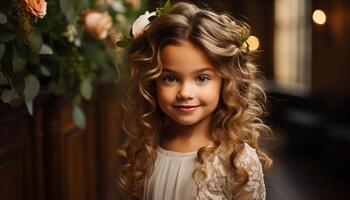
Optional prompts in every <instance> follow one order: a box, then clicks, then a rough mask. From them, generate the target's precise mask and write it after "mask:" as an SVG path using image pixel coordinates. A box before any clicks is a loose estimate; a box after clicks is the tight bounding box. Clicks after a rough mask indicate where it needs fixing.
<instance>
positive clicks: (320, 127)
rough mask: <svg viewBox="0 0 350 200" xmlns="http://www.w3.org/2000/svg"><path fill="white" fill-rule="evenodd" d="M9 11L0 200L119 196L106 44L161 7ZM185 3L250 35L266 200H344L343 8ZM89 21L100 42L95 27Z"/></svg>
mask: <svg viewBox="0 0 350 200" xmlns="http://www.w3.org/2000/svg"><path fill="white" fill-rule="evenodd" d="M16 2H17V1H6V0H5V1H0V60H1V65H0V95H1V100H2V102H0V199H4V200H12V199H35V200H37V199H50V200H51V199H58V200H61V199H67V200H68V199H74V200H77V199H82V200H83V199H84V200H85V199H89V200H95V199H106V200H112V199H119V198H118V194H117V193H116V191H115V189H114V180H113V179H114V175H115V159H114V158H115V155H114V148H115V146H116V142H117V134H116V133H117V130H119V129H120V124H118V121H119V120H118V113H119V106H118V102H119V100H120V98H119V97H120V95H119V94H120V93H121V92H122V90H123V87H124V86H123V83H124V76H123V75H124V74H125V66H124V65H123V64H125V62H124V60H123V50H120V49H117V48H114V47H116V45H115V43H116V41H117V39H116V38H118V39H120V38H123V39H124V40H125V39H127V36H125V35H124V36H123V34H122V33H123V32H124V33H125V32H127V31H128V30H130V26H131V24H132V22H133V20H134V19H135V17H137V16H138V15H139V14H140V13H143V12H144V11H145V10H150V11H152V10H154V9H155V8H156V7H159V6H160V5H162V4H163V3H164V2H161V1H152V0H149V1H141V0H139V1H138V0H125V1H122V0H108V1H107V0H106V1H102V0H101V1H89V0H79V1H74V2H75V3H72V2H71V1H65V0H60V1H51V2H48V9H47V14H46V16H45V17H44V16H43V15H41V16H40V15H38V13H35V12H34V13H33V12H31V11H32V10H31V9H27V11H26V12H25V13H27V14H25V15H21V14H19V13H21V12H22V11H23V9H22V11H21V9H20V8H19V7H14V6H13V5H15V3H16ZM69 2H71V3H69ZM172 2H173V3H174V2H177V1H172ZM191 2H193V3H195V4H197V5H200V6H205V5H207V6H209V7H210V8H212V9H213V10H216V11H222V12H229V13H231V14H232V15H233V16H234V17H235V18H237V19H239V20H243V21H245V22H247V23H248V24H249V25H250V26H251V28H252V33H251V34H252V35H251V37H249V38H248V41H247V42H248V43H249V48H250V49H251V50H252V51H257V52H258V54H259V57H258V58H257V63H258V64H259V68H260V70H261V71H262V72H263V74H264V76H265V77H266V80H265V81H264V82H263V84H264V86H265V88H266V92H267V94H268V113H267V116H266V119H265V121H266V123H267V124H268V125H270V126H271V127H272V129H273V131H274V137H273V138H267V139H265V141H264V142H265V143H264V145H263V146H264V148H265V149H266V150H268V152H269V154H270V156H271V157H272V159H273V160H274V161H275V164H274V166H273V168H272V169H271V171H270V172H269V173H268V174H266V177H265V183H266V186H267V199H271V200H280V199H283V200H289V199H291V200H292V199H293V200H294V199H299V200H304V199H305V200H313V199H349V196H350V181H349V178H350V171H349V169H350V156H349V155H348V153H350V151H349V150H348V149H349V146H350V118H349V116H348V113H349V112H350V80H349V77H348V76H349V75H350V64H349V60H347V59H349V56H350V54H349V51H348V49H347V48H349V46H350V37H349V35H350V12H349V10H350V1H348V0H332V1H330V0H217V1H208V0H202V1H199V0H196V1H191ZM17 3H18V2H17ZM59 8H60V9H59ZM23 12H24V11H23ZM104 12H105V13H108V14H109V15H110V16H112V18H111V19H105V18H100V17H101V16H102V15H101V13H104ZM8 13H12V14H11V15H10V14H8ZM28 13H30V14H33V15H35V16H34V18H33V16H30V15H28ZM91 13H92V14H91ZM96 13H97V14H96ZM39 14H40V13H39ZM88 14H91V16H93V17H92V18H94V19H97V21H98V23H93V22H91V23H89V20H88V19H87V18H88V16H89V15H88ZM98 14H100V15H98ZM4 16H5V17H4ZM13 16H15V18H14V19H12V18H11V17H13ZM16 16H17V18H16ZM103 16H105V15H103ZM26 17H27V18H26ZM107 18H108V17H107ZM19 19H21V20H28V21H26V22H28V23H29V22H30V23H31V26H30V27H31V28H32V29H31V30H28V27H26V26H25V23H19V22H20V20H19ZM55 20H56V21H55ZM12 22H14V24H15V25H10V23H12ZM99 23H100V24H107V25H105V26H106V27H107V29H108V34H107V33H104V31H103V30H100V29H103V28H101V27H99V28H98V29H94V27H96V26H97V25H96V24H99ZM23 24H24V25H23ZM109 24H110V25H109ZM17 26H18V27H17ZM33 30H34V31H33ZM31 31H33V32H36V35H35V34H31V33H32V32H31ZM11 34H12V35H11ZM16 38H17V40H16ZM18 38H19V39H18ZM23 41H27V42H23ZM38 41H39V42H38ZM18 43H20V46H18V45H19V44H18ZM21 45H22V46H21ZM120 45H121V46H122V45H123V44H120ZM27 46H28V50H27V51H25V52H21V51H20V50H18V49H21V48H19V47H23V48H27ZM12 49H14V50H13V51H12ZM28 52H29V53H28ZM12 58H13V59H12ZM33 58H36V59H34V60H33ZM23 63H24V64H23ZM115 66H117V68H115ZM14 94H16V95H14ZM34 98H35V101H34V102H33V100H34Z"/></svg>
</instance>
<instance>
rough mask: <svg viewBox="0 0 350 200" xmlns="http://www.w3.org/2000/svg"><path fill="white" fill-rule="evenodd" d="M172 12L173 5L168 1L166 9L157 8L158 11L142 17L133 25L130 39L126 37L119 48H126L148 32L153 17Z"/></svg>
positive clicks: (147, 12)
mask: <svg viewBox="0 0 350 200" xmlns="http://www.w3.org/2000/svg"><path fill="white" fill-rule="evenodd" d="M170 10H171V3H170V0H167V2H166V3H165V5H164V7H158V8H156V11H154V12H151V13H150V12H149V11H146V12H145V13H144V14H142V15H140V16H139V17H138V18H137V19H136V20H135V22H134V23H133V25H132V28H131V30H130V37H128V36H126V35H124V36H123V38H122V40H120V41H118V42H117V46H119V47H126V46H128V44H129V43H130V42H131V40H132V39H133V38H136V37H138V36H140V35H142V33H143V32H144V31H145V30H147V27H148V25H149V24H150V23H151V21H152V20H153V19H154V18H152V17H158V16H161V15H163V14H166V13H168V12H169V11H170Z"/></svg>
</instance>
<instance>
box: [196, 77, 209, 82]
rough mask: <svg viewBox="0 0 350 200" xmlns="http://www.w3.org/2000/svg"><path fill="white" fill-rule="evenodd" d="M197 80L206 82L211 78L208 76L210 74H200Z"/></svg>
mask: <svg viewBox="0 0 350 200" xmlns="http://www.w3.org/2000/svg"><path fill="white" fill-rule="evenodd" d="M196 80H197V81H198V82H201V83H204V82H206V81H208V80H209V78H208V76H206V75H199V76H198V77H197V78H196Z"/></svg>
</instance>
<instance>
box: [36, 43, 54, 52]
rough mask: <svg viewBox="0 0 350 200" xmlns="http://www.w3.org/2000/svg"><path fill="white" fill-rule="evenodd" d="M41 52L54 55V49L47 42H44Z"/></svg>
mask: <svg viewBox="0 0 350 200" xmlns="http://www.w3.org/2000/svg"><path fill="white" fill-rule="evenodd" d="M39 54H47V55H52V54H53V51H52V49H51V47H49V46H48V45H46V44H43V45H42V46H41V49H40V51H39Z"/></svg>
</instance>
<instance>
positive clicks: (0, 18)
mask: <svg viewBox="0 0 350 200" xmlns="http://www.w3.org/2000/svg"><path fill="white" fill-rule="evenodd" d="M6 23H7V17H6V15H5V14H4V13H0V24H6Z"/></svg>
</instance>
